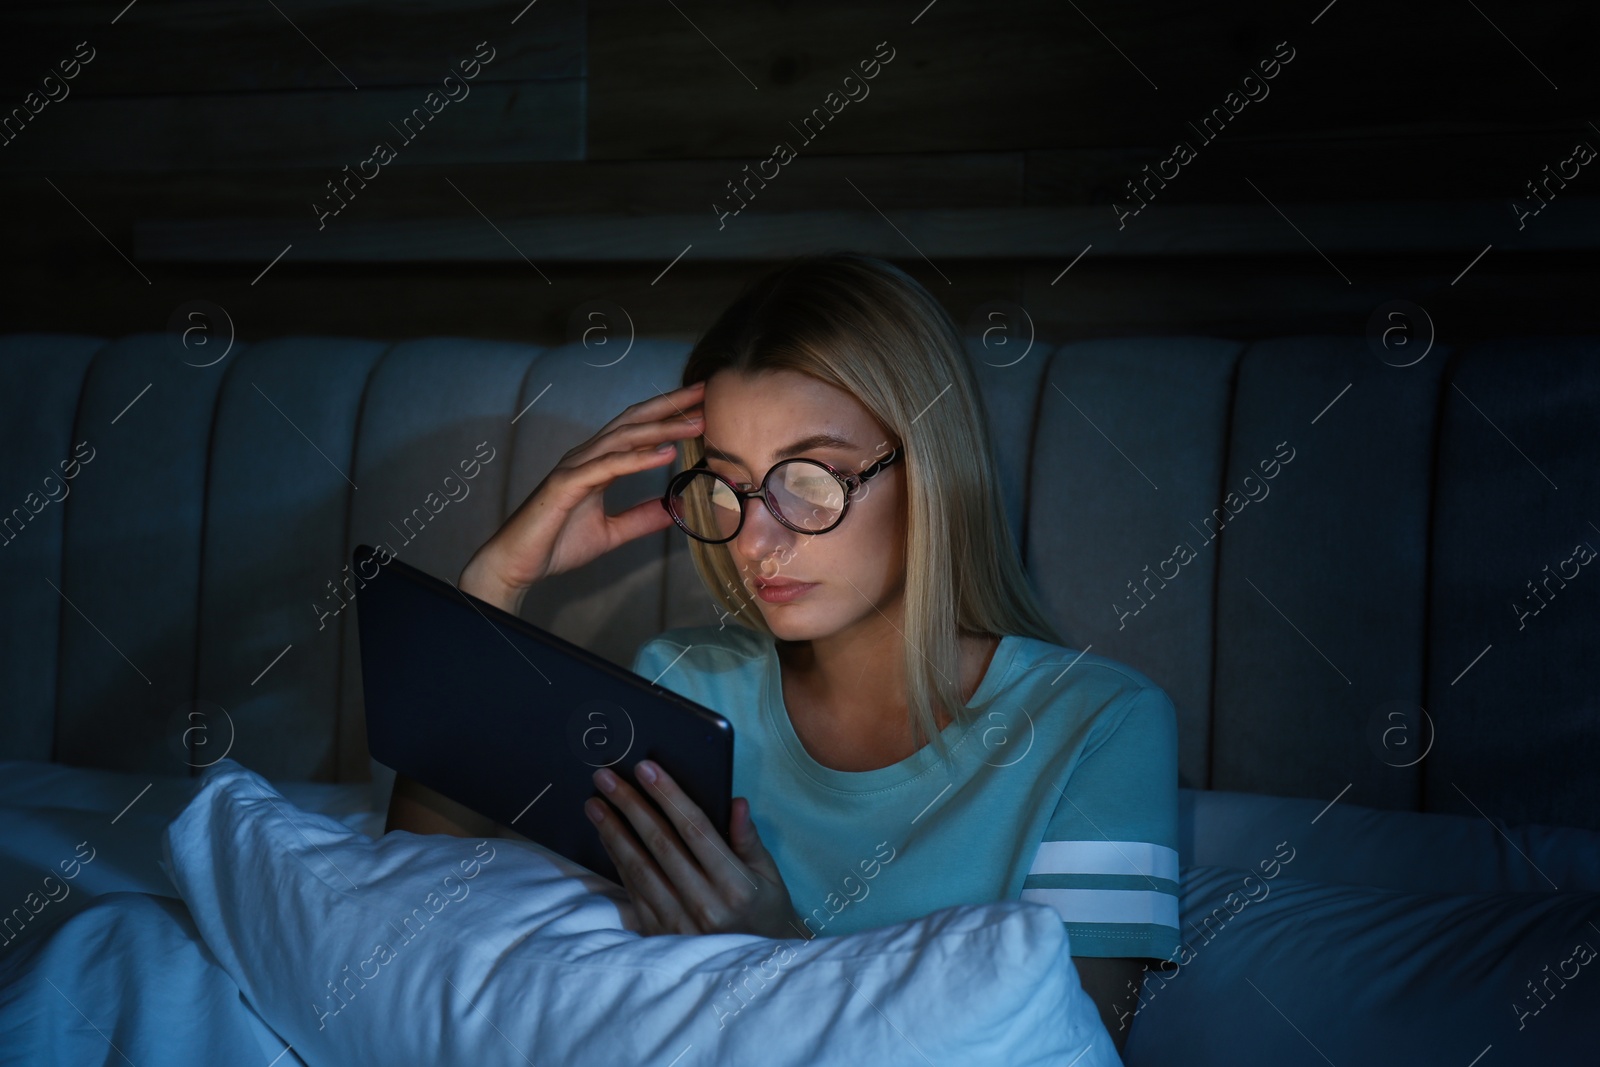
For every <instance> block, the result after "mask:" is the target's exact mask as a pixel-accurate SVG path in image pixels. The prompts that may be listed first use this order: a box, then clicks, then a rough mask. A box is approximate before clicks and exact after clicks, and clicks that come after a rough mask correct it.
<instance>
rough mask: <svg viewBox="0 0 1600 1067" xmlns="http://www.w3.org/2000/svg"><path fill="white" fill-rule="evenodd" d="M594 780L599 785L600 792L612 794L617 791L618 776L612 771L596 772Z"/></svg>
mask: <svg viewBox="0 0 1600 1067" xmlns="http://www.w3.org/2000/svg"><path fill="white" fill-rule="evenodd" d="M594 779H595V781H596V782H597V783H598V784H599V786H600V791H601V792H602V793H612V792H615V791H616V788H617V778H616V775H614V774H612V773H611V772H610V771H607V770H600V771H596V772H595V776H594Z"/></svg>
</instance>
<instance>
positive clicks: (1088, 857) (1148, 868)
mask: <svg viewBox="0 0 1600 1067" xmlns="http://www.w3.org/2000/svg"><path fill="white" fill-rule="evenodd" d="M1028 873H1029V874H1133V875H1139V874H1142V875H1144V876H1146V877H1148V878H1165V879H1168V880H1169V881H1173V882H1176V881H1177V880H1178V852H1177V850H1176V849H1171V848H1168V847H1166V846H1165V845H1157V844H1152V843H1151V842H1149V841H1041V842H1040V843H1039V851H1038V852H1037V853H1035V855H1034V857H1033V866H1032V867H1030V868H1028Z"/></svg>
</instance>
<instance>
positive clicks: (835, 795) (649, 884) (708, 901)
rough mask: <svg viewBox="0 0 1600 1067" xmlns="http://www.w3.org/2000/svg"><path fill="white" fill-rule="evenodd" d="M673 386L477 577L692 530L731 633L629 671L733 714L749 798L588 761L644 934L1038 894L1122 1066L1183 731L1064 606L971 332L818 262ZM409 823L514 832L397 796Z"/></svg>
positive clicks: (1167, 868)
mask: <svg viewBox="0 0 1600 1067" xmlns="http://www.w3.org/2000/svg"><path fill="white" fill-rule="evenodd" d="M683 381H684V383H685V384H684V385H683V386H682V387H681V388H679V389H676V390H673V391H672V392H670V393H666V394H664V395H660V396H657V397H655V398H653V399H650V400H646V401H642V402H640V403H638V404H635V405H633V406H632V407H630V408H628V409H627V410H626V411H624V412H623V413H622V414H620V415H618V416H617V417H616V418H615V419H613V420H612V421H611V422H609V423H607V424H606V425H605V426H604V427H602V428H601V430H600V432H599V433H597V434H596V435H595V436H594V437H592V438H590V439H589V440H588V441H586V442H584V443H583V444H581V445H579V446H578V447H577V448H574V449H573V450H572V451H570V452H568V453H567V454H566V455H565V456H564V457H563V458H562V460H561V462H560V463H558V464H557V465H556V468H555V470H553V471H552V472H551V474H550V475H549V476H548V477H547V478H546V479H545V480H544V481H543V482H542V483H540V485H539V486H538V487H537V488H536V489H535V490H534V492H533V493H532V494H531V495H530V496H529V497H528V499H527V500H526V501H524V502H523V504H522V506H521V507H519V508H518V509H517V511H516V512H515V513H514V514H513V515H512V516H511V517H510V518H509V519H508V520H507V521H506V523H505V525H504V526H503V527H502V528H501V529H500V530H499V531H498V532H496V533H495V535H494V536H493V537H492V538H490V540H489V541H488V542H487V543H485V544H484V545H483V547H482V548H480V549H479V550H478V552H477V553H476V554H475V555H474V556H473V558H472V559H471V561H470V562H469V563H468V564H467V566H466V568H465V569H464V570H463V572H462V574H461V578H460V586H461V588H463V589H465V590H467V591H468V592H470V593H473V594H474V595H477V596H479V597H482V598H483V599H485V600H487V601H489V602H491V603H494V604H497V605H499V606H501V607H503V608H505V609H506V610H508V611H512V612H515V611H517V610H518V608H519V607H520V605H521V602H522V598H523V596H524V595H525V594H526V592H527V590H528V588H529V587H530V586H531V585H533V584H534V583H535V582H537V581H539V580H540V579H542V578H544V577H546V576H548V575H551V574H559V573H562V572H564V571H567V570H571V569H573V568H575V567H579V566H582V565H583V564H585V563H588V562H590V561H591V560H593V559H595V558H597V557H599V556H601V555H603V554H604V553H605V552H608V551H610V550H611V549H612V548H615V547H616V546H617V545H620V544H622V543H624V542H627V541H629V540H632V539H633V538H636V537H642V536H646V535H649V534H653V533H657V532H659V531H661V530H662V529H664V528H667V527H670V526H673V525H674V524H676V525H677V527H678V528H679V529H680V530H681V531H682V532H683V533H684V534H685V535H687V536H688V537H689V538H690V541H689V545H690V550H691V553H692V556H693V559H694V563H695V566H696V568H697V569H698V571H699V573H700V576H701V578H702V580H703V581H704V583H705V585H706V588H707V589H708V590H709V591H710V593H711V595H712V596H713V597H714V598H715V600H716V602H717V603H718V604H719V605H720V610H721V612H722V618H721V622H720V625H718V626H703V627H689V628H684V629H681V630H673V631H668V632H667V633H666V634H663V635H661V636H659V637H657V638H655V639H653V640H651V641H649V642H646V644H645V646H644V647H643V648H642V649H641V650H640V653H639V656H638V658H637V659H636V661H635V664H634V669H635V670H636V671H638V672H639V673H641V674H643V675H644V676H645V677H647V678H650V679H652V680H654V681H657V682H658V683H659V684H661V685H664V686H667V687H669V688H673V689H674V690H676V691H678V692H681V693H682V694H683V695H685V696H688V697H690V698H691V699H694V700H697V701H699V702H701V703H703V704H705V705H706V706H708V707H711V708H714V709H716V710H718V711H719V712H721V713H722V714H724V715H725V716H727V717H728V718H729V719H730V721H732V723H733V726H734V736H735V737H736V738H737V739H738V740H737V742H736V746H735V767H734V771H735V775H734V777H735V783H734V791H735V793H738V794H741V795H740V796H739V797H736V798H735V801H734V805H733V812H732V816H731V825H730V833H729V839H728V840H727V841H721V840H720V839H719V837H718V835H717V834H716V832H715V831H713V830H711V828H710V825H709V823H708V822H707V821H706V819H705V818H704V816H703V815H702V813H701V812H700V810H699V809H698V808H697V807H696V806H695V805H694V804H693V803H691V802H690V801H689V800H688V798H687V797H686V796H685V795H684V794H683V793H682V792H681V790H679V789H678V788H677V787H676V785H675V784H674V783H673V782H672V781H671V779H670V778H669V777H667V776H666V775H665V774H664V773H661V772H660V770H659V768H656V767H654V766H653V765H652V764H650V763H648V762H641V763H640V764H638V765H637V766H636V767H634V768H633V771H634V777H635V781H634V782H632V783H630V782H629V781H627V780H626V778H625V777H624V776H620V775H612V774H611V773H610V772H608V771H605V770H601V771H599V772H597V773H596V775H595V783H596V786H597V787H598V788H599V789H600V790H601V791H602V792H603V793H605V794H606V796H607V799H608V800H609V803H607V802H605V801H602V800H600V799H599V798H592V799H591V800H590V801H588V805H589V808H588V810H589V814H590V818H591V820H592V821H596V823H597V832H598V833H599V835H600V837H601V840H602V841H603V842H604V844H605V847H606V850H607V852H608V854H609V855H610V857H611V858H612V860H613V862H614V863H615V864H616V866H617V868H618V870H619V872H620V873H621V877H622V880H623V884H624V888H625V889H626V890H627V892H628V895H629V897H630V898H631V900H632V902H633V905H634V909H635V910H634V914H633V915H632V916H630V917H629V919H630V928H633V929H637V930H639V931H640V932H641V933H643V934H646V935H648V934H654V933H712V932H734V931H738V932H748V933H757V934H761V935H764V936H769V937H812V936H815V935H817V934H820V933H828V934H835V933H847V932H850V931H851V930H855V929H861V928H865V927H869V926H877V925H885V924H888V923H891V922H895V921H899V920H901V919H904V918H909V917H915V916H919V915H924V914H927V913H928V912H931V911H933V910H936V909H938V908H940V907H944V906H947V905H951V904H959V903H980V902H985V901H993V900H1003V899H1017V898H1018V897H1021V898H1022V899H1028V900H1036V901H1039V902H1041V903H1047V904H1050V905H1052V906H1054V907H1055V908H1056V909H1057V910H1058V911H1059V912H1060V913H1061V916H1062V919H1063V921H1064V922H1065V923H1066V924H1067V930H1068V933H1069V936H1070V937H1071V942H1072V946H1073V954H1074V959H1075V961H1076V963H1077V966H1078V970H1079V974H1080V977H1081V980H1082V982H1083V985H1084V987H1085V989H1086V990H1087V991H1088V992H1089V994H1090V995H1091V996H1092V997H1093V998H1094V1000H1095V1002H1096V1004H1097V1005H1098V1006H1099V1008H1100V1013H1101V1017H1102V1019H1103V1020H1105V1022H1106V1024H1107V1029H1108V1030H1110V1032H1111V1034H1112V1036H1113V1038H1114V1039H1115V1040H1116V1043H1117V1045H1118V1047H1119V1048H1120V1047H1121V1046H1122V1044H1123V1042H1124V1040H1125V1039H1126V1036H1127V1025H1128V1022H1129V1021H1130V1019H1131V1015H1132V1010H1131V1009H1132V1008H1133V1007H1134V1006H1135V1005H1136V1004H1137V992H1138V984H1139V983H1138V979H1139V977H1140V974H1141V972H1142V969H1143V963H1144V961H1145V960H1159V959H1162V958H1165V957H1167V956H1168V955H1169V954H1170V953H1171V952H1172V951H1173V950H1174V949H1175V947H1176V945H1177V930H1176V927H1177V877H1178V871H1177V853H1176V851H1175V848H1176V845H1177V826H1176V824H1177V772H1176V727H1175V717H1174V714H1173V710H1172V705H1171V702H1170V701H1169V700H1168V699H1167V697H1166V695H1165V694H1164V693H1163V692H1162V691H1161V690H1160V689H1159V688H1157V687H1156V686H1154V685H1153V684H1152V683H1151V682H1150V681H1149V680H1148V679H1147V678H1145V677H1144V676H1143V675H1141V674H1139V673H1138V672H1137V671H1134V670H1132V669H1131V668H1128V667H1125V666H1123V665H1121V664H1117V663H1114V662H1112V661H1110V660H1106V659H1104V658H1102V657H1098V656H1090V655H1087V654H1083V653H1078V652H1074V651H1072V650H1070V649H1068V648H1065V647H1063V646H1064V642H1063V641H1062V640H1061V639H1060V637H1059V635H1058V634H1057V633H1056V632H1055V630H1054V629H1053V628H1052V626H1051V624H1050V623H1049V621H1048V620H1047V619H1046V618H1045V616H1044V614H1043V612H1042V610H1041V609H1040V607H1039V605H1038V603H1037V601H1036V599H1035V597H1034V594H1033V592H1032V590H1031V589H1030V587H1029V584H1028V579H1027V577H1026V574H1025V572H1024V571H1023V568H1022V564H1021V561H1020V560H1019V559H1018V557H1017V553H1016V550H1015V548H1014V545H1013V541H1012V538H1011V534H1010V531H1009V529H1008V526H1007V523H1006V520H1005V512H1004V508H1003V505H1002V501H1001V497H1000V491H999V488H998V479H997V476H996V473H995V467H994V462H993V458H992V454H991V451H990V447H989V432H988V426H987V423H986V421H985V415H984V411H983V408H982V407H981V406H980V403H979V399H978V392H977V386H976V383H975V380H974V378H973V376H972V371H971V368H970V366H969V364H968V363H967V361H966V356H965V354H964V351H963V349H962V346H961V342H960V338H959V335H958V333H957V331H956V329H955V327H954V324H953V322H952V321H951V319H950V316H949V315H948V313H947V312H946V311H945V310H944V309H943V308H942V307H941V306H940V305H939V304H938V303H937V302H936V301H935V300H934V299H933V297H932V296H931V295H929V294H928V292H927V291H926V290H925V289H924V288H923V287H922V286H920V285H919V284H918V283H917V282H915V281H914V280H913V279H911V278H910V277H909V276H908V275H906V274H905V273H904V272H902V271H901V270H899V269H898V268H896V267H893V266H891V265H890V264H887V263H884V262H882V261H880V260H875V259H871V258H867V257H864V256H860V255H856V254H852V253H835V254H829V255H819V256H807V257H803V258H801V259H799V260H796V261H794V262H793V263H791V264H789V265H788V266H786V267H784V268H782V269H780V270H778V271H777V272H775V273H774V274H772V275H770V276H769V277H767V278H765V279H764V280H762V281H761V282H760V283H758V284H757V285H756V286H754V287H753V288H752V289H750V290H749V291H748V292H746V293H745V294H744V295H742V296H741V297H740V298H739V299H738V300H737V301H736V302H735V303H734V304H733V305H732V306H731V307H729V308H728V309H727V311H726V312H724V314H723V315H722V316H721V317H720V318H719V319H718V321H717V322H716V323H715V324H714V325H713V326H712V328H711V329H710V330H709V331H708V332H707V333H706V335H705V336H704V337H703V338H702V339H701V340H700V342H699V343H698V344H697V345H696V346H695V347H694V350H693V351H692V352H691V353H690V355H689V358H688V361H687V363H686V365H685V367H684V371H683ZM658 446H659V447H658ZM679 448H681V449H682V450H683V453H684V457H683V458H684V460H685V463H684V466H683V468H682V469H680V471H679V472H678V473H677V474H676V475H675V476H674V478H673V480H672V485H671V487H670V488H669V490H668V493H667V495H666V496H665V497H664V498H663V499H662V500H659V501H656V500H651V501H646V502H644V503H641V504H639V505H637V506H635V507H633V508H631V509H629V510H627V511H624V512H622V513H621V514H619V515H615V516H607V515H606V514H605V512H604V508H603V504H602V493H603V491H604V489H605V487H606V486H607V485H608V484H609V483H610V482H612V481H613V480H615V479H616V478H618V477H620V476H622V475H624V474H629V473H632V472H634V471H640V470H645V469H648V468H650V467H655V466H659V465H661V464H662V463H665V462H667V461H669V460H670V459H671V458H672V457H673V456H674V455H675V454H676V452H677V451H678V449H679ZM805 461H812V462H805ZM818 462H820V463H821V464H822V466H818V465H816V463H818ZM758 487H760V488H762V489H764V492H761V491H759V489H758ZM652 772H654V774H653V777H652V776H651V775H652ZM641 792H642V793H643V794H646V795H648V796H649V797H651V798H652V799H653V800H654V801H655V803H656V805H658V806H659V811H657V810H656V808H655V807H652V805H650V804H647V803H645V802H644V800H643V798H642V797H641ZM754 811H760V812H761V813H762V825H763V827H764V832H763V833H758V832H757V830H756V827H755V824H754V822H753V812H754ZM661 812H665V813H666V816H667V817H666V818H663V816H662V814H660V813H661ZM389 828H390V829H397V828H398V829H407V830H413V831H417V832H446V833H459V834H467V835H472V836H479V835H482V834H488V833H494V834H499V835H501V836H520V835H516V834H515V833H514V831H510V830H508V829H506V828H503V827H498V826H496V825H494V824H491V823H487V822H486V821H485V820H483V819H482V818H481V817H480V816H477V815H476V814H474V813H472V812H470V811H467V810H466V809H464V808H462V807H460V805H456V804H453V803H452V802H450V801H448V800H445V799H444V798H442V797H440V796H438V795H437V794H435V793H432V792H431V791H429V790H426V789H425V788H423V787H421V786H420V785H418V784H417V783H415V782H411V781H409V780H406V779H403V778H402V779H399V780H397V781H396V784H395V792H394V799H393V801H392V804H391V807H390V818H389ZM646 842H649V843H648V844H646Z"/></svg>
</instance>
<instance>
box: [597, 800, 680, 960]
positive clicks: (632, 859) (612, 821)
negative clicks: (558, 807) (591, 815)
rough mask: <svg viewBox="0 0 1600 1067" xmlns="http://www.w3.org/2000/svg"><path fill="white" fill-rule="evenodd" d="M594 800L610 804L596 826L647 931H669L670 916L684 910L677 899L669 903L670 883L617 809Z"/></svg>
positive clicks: (603, 846) (601, 843) (612, 863)
mask: <svg viewBox="0 0 1600 1067" xmlns="http://www.w3.org/2000/svg"><path fill="white" fill-rule="evenodd" d="M593 803H597V804H601V805H604V806H605V807H606V811H605V818H604V819H602V820H601V821H600V822H599V824H598V825H596V826H595V829H596V830H597V831H598V832H599V834H600V845H601V847H602V848H604V849H605V850H606V855H607V856H609V857H611V865H612V866H613V867H615V868H616V869H617V877H618V878H619V879H620V880H621V882H622V887H623V888H624V889H626V890H627V891H628V895H629V896H631V897H632V898H633V901H634V904H635V906H636V907H637V908H638V909H639V911H640V913H641V917H642V918H643V919H644V920H645V923H644V932H646V933H666V932H667V931H668V930H669V929H670V928H671V925H672V923H671V922H669V921H668V920H670V919H671V918H672V915H673V912H674V911H675V910H678V911H681V910H682V909H681V908H680V907H678V906H677V905H676V902H675V901H671V902H670V903H669V898H671V888H670V887H668V886H666V884H665V881H664V879H662V878H661V877H660V875H659V873H657V872H656V871H655V870H654V869H653V868H654V865H653V864H652V863H651V861H650V859H649V858H648V857H647V856H646V855H645V854H644V851H643V849H641V848H640V847H639V845H638V844H637V843H636V842H635V841H634V839H633V834H632V832H631V831H629V830H628V829H626V828H625V827H624V826H623V825H622V822H621V820H620V819H618V817H617V812H616V810H615V809H612V808H610V806H609V805H606V804H605V801H603V800H595V801H593Z"/></svg>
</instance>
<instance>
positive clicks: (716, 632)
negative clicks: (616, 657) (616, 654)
mask: <svg viewBox="0 0 1600 1067" xmlns="http://www.w3.org/2000/svg"><path fill="white" fill-rule="evenodd" d="M771 646H772V638H771V637H770V636H768V635H767V634H764V633H761V632H760V631H757V630H752V629H750V628H749V627H747V626H710V625H707V626H679V627H675V628H673V629H671V630H664V631H662V632H661V633H659V634H657V635H655V636H654V637H652V638H650V639H649V640H647V641H645V643H644V644H642V645H640V646H639V651H638V652H637V653H635V654H634V660H633V669H634V672H635V673H636V674H643V675H645V676H646V677H648V678H649V679H650V680H651V681H658V682H660V684H662V685H665V684H667V683H666V682H665V681H661V680H660V679H658V678H656V677H655V675H656V674H658V673H660V672H663V671H672V670H678V669H683V670H685V671H694V672H696V673H701V674H718V673H723V672H726V671H732V670H738V669H740V668H745V667H748V666H749V665H750V664H752V663H757V664H759V663H764V662H765V661H766V659H767V656H768V654H769V650H770V648H771Z"/></svg>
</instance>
